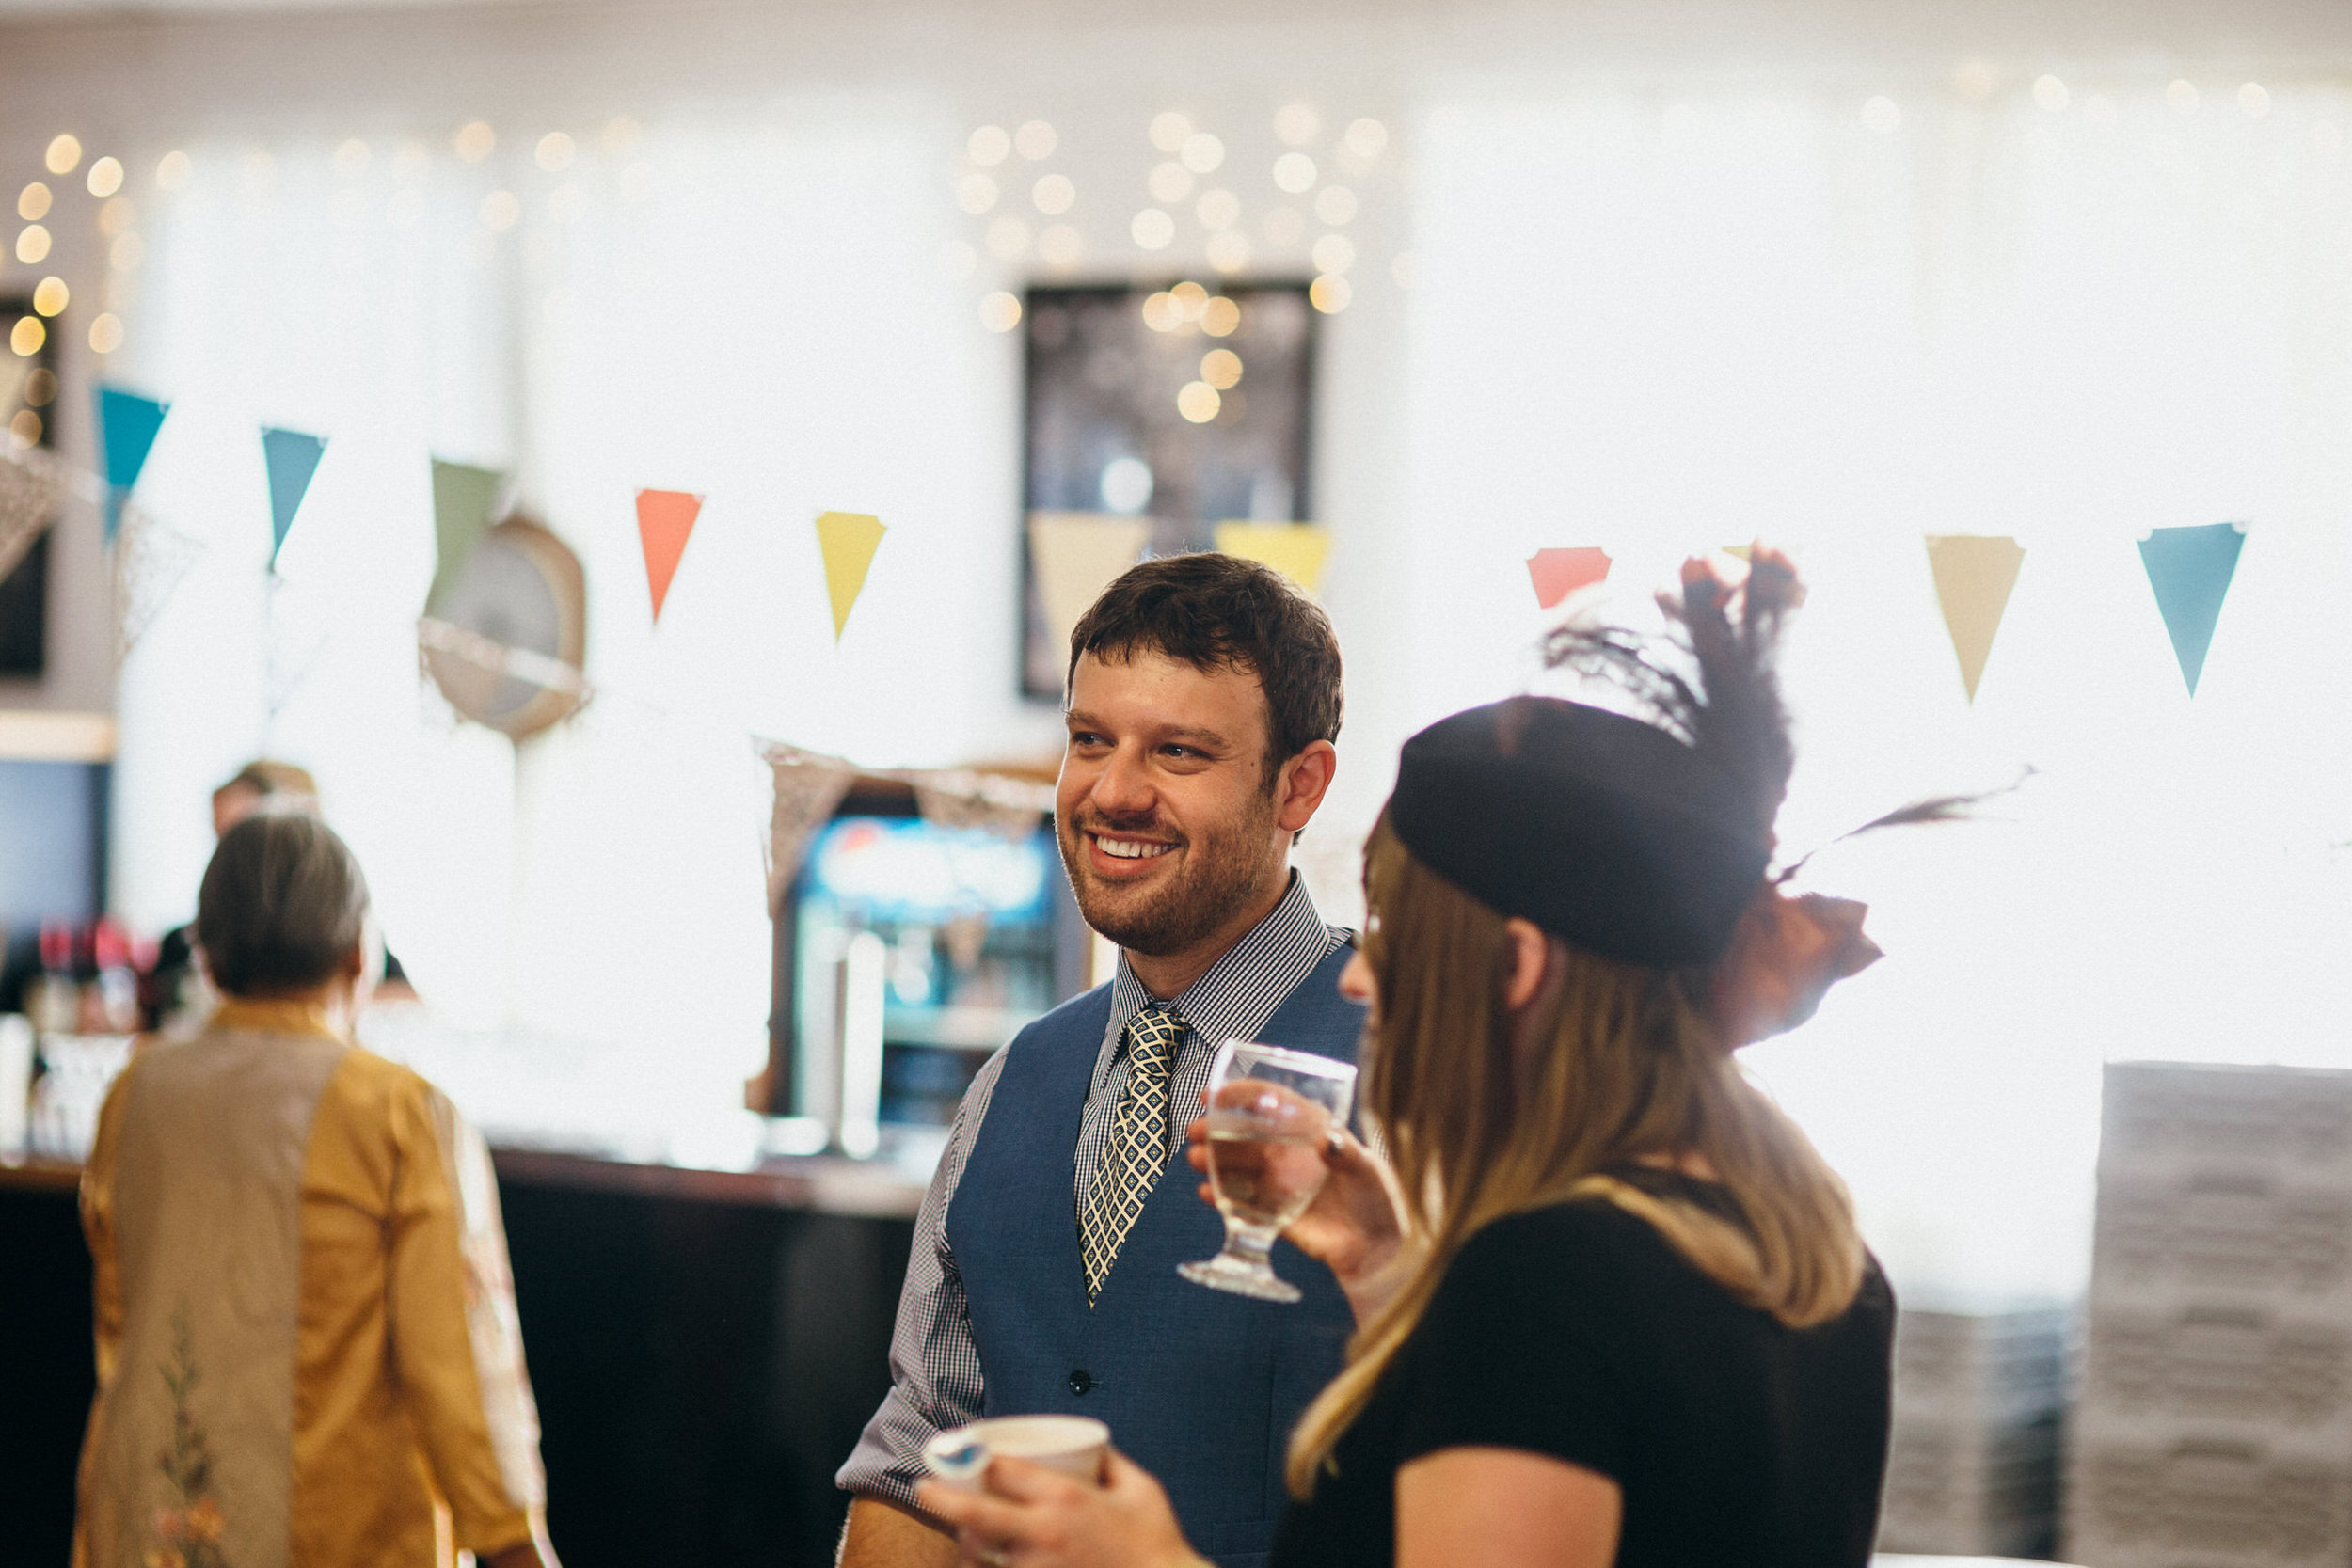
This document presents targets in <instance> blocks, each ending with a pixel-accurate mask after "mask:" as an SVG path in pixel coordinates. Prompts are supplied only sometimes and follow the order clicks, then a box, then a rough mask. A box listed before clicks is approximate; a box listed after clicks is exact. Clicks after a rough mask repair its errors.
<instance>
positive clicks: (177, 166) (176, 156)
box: [155, 151, 195, 191]
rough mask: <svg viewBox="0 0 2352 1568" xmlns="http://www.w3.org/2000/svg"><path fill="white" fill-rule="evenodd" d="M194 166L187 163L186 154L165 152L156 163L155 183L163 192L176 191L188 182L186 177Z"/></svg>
mask: <svg viewBox="0 0 2352 1568" xmlns="http://www.w3.org/2000/svg"><path fill="white" fill-rule="evenodd" d="M194 168H195V165H193V164H192V163H190V162H189V161H188V155H187V154H186V153H184V152H177V151H174V152H167V153H165V154H164V155H163V157H161V158H160V159H158V160H157V161H156V164H155V183H156V184H157V185H159V186H161V187H162V188H163V189H165V190H167V191H176V190H178V189H179V188H180V187H181V186H183V185H184V184H186V183H187V182H188V175H189V173H190V172H191V171H192V170H193V169H194Z"/></svg>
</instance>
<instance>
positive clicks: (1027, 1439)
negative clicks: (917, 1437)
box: [923, 1416, 1111, 1492]
mask: <svg viewBox="0 0 2352 1568" xmlns="http://www.w3.org/2000/svg"><path fill="white" fill-rule="evenodd" d="M1110 1445H1111V1429H1110V1428H1108V1427H1106V1426H1104V1424H1103V1423H1102V1422H1100V1421H1098V1420H1095V1419H1094V1418H1091V1417H1088V1416H998V1417H996V1418H993V1419H991V1420H985V1421H974V1422H973V1423H972V1424H971V1425H969V1426H960V1427H951V1428H949V1429H948V1430H947V1431H946V1432H943V1433H940V1434H939V1435H938V1436H936V1437H934V1438H932V1439H931V1440H930V1442H928V1443H926V1444H924V1445H923V1463H924V1464H926V1465H930V1470H931V1474H933V1475H935V1476H937V1477H938V1478H939V1479H940V1480H941V1481H946V1483H947V1484H948V1485H950V1486H960V1487H961V1488H963V1489H964V1490H965V1491H967V1492H977V1491H979V1490H980V1481H981V1478H982V1477H983V1476H985V1475H987V1474H988V1462H989V1461H990V1460H992V1459H1025V1460H1027V1461H1029V1463H1031V1464H1033V1465H1044V1466H1045V1467H1046V1468H1047V1469H1049V1470H1059V1471H1060V1472H1061V1473H1062V1474H1063V1475H1066V1476H1068V1477H1070V1478H1071V1479H1072V1480H1073V1481H1085V1482H1087V1483H1088V1484H1089V1485H1092V1484H1095V1483H1096V1482H1099V1481H1101V1480H1102V1479H1103V1455H1104V1451H1105V1450H1107V1449H1109V1448H1110Z"/></svg>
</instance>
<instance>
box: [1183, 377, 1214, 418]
mask: <svg viewBox="0 0 2352 1568" xmlns="http://www.w3.org/2000/svg"><path fill="white" fill-rule="evenodd" d="M1224 404H1225V400H1224V399H1223V398H1221V397H1219V396H1217V393H1216V388H1214V387H1212V386H1210V385H1209V384H1208V383H1207V382H1205V381H1187V382H1185V383H1184V390H1182V391H1180V392H1178V393H1177V394H1176V412H1177V413H1179V414H1182V415H1183V416H1184V418H1185V419H1187V420H1191V421H1192V422H1193V423H1194V424H1207V423H1208V422H1209V421H1210V420H1214V419H1216V411H1217V410H1218V409H1219V408H1221V407H1223V406H1224Z"/></svg>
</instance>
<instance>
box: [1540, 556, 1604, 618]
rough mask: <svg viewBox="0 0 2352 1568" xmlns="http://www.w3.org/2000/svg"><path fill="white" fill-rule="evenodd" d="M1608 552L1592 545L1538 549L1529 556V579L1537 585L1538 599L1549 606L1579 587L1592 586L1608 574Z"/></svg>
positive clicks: (1548, 607) (1545, 606) (1545, 607)
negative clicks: (1559, 548)
mask: <svg viewBox="0 0 2352 1568" xmlns="http://www.w3.org/2000/svg"><path fill="white" fill-rule="evenodd" d="M1609 566H1610V561H1609V552H1608V551H1607V550H1604V549H1600V548H1598V547H1597V546H1592V545H1581V546H1577V547H1576V548H1574V549H1565V550H1537V551H1536V552H1535V553H1534V555H1531V556H1529V557H1528V558H1527V576H1528V579H1529V580H1530V581H1532V582H1533V583H1534V585H1535V602H1536V603H1537V604H1539V605H1541V606H1542V607H1543V608H1544V609H1546V610H1549V609H1550V608H1551V607H1552V606H1554V605H1556V604H1558V603H1559V602H1560V601H1561V600H1562V599H1565V598H1566V597H1567V596H1568V595H1569V594H1573V593H1575V592H1576V591H1577V590H1578V589H1580V588H1590V587H1591V586H1592V585H1593V584H1595V583H1597V582H1598V581H1600V580H1601V579H1602V578H1606V577H1607V576H1608V575H1609Z"/></svg>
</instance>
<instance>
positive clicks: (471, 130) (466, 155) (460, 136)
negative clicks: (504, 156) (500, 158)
mask: <svg viewBox="0 0 2352 1568" xmlns="http://www.w3.org/2000/svg"><path fill="white" fill-rule="evenodd" d="M498 145H499V136H498V133H497V132H496V131H493V130H491V129H490V122H489V121H488V120H486V119H469V120H468V121H467V122H466V123H465V124H463V125H460V126H459V127H458V128H457V135H454V136H453V137H451V138H450V147H451V149H452V150H453V151H455V152H456V154H457V156H458V157H459V158H460V159H461V160H463V161H464V162H466V163H469V164H478V163H480V162H482V160H483V159H485V158H486V157H488V156H489V155H490V154H491V153H493V152H495V151H497V150H498Z"/></svg>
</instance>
